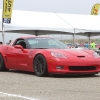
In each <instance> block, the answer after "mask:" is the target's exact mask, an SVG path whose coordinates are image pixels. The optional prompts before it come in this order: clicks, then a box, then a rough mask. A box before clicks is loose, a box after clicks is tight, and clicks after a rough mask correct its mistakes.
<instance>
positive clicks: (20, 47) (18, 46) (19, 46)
mask: <svg viewBox="0 0 100 100" xmlns="http://www.w3.org/2000/svg"><path fill="white" fill-rule="evenodd" d="M14 47H15V48H17V49H21V50H22V51H23V52H24V53H26V50H24V48H23V47H22V46H21V45H15V46H14Z"/></svg>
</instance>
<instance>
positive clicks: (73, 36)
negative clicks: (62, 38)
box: [73, 29, 75, 46]
mask: <svg viewBox="0 0 100 100" xmlns="http://www.w3.org/2000/svg"><path fill="white" fill-rule="evenodd" d="M73 46H75V29H74V34H73Z"/></svg>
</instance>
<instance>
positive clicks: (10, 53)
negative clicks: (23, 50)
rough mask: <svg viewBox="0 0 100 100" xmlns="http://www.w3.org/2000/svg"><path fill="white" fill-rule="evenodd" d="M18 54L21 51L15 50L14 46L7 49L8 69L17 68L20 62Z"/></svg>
mask: <svg viewBox="0 0 100 100" xmlns="http://www.w3.org/2000/svg"><path fill="white" fill-rule="evenodd" d="M17 52H19V50H18V49H16V48H14V46H8V47H7V49H6V59H7V68H9V69H15V68H16V66H17V60H18V59H17V58H18V55H17Z"/></svg>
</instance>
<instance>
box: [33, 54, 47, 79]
mask: <svg viewBox="0 0 100 100" xmlns="http://www.w3.org/2000/svg"><path fill="white" fill-rule="evenodd" d="M34 72H35V74H36V75H37V76H39V77H44V76H47V75H48V71H47V62H46V59H45V57H44V56H43V55H41V54H39V55H37V56H36V57H35V59H34Z"/></svg>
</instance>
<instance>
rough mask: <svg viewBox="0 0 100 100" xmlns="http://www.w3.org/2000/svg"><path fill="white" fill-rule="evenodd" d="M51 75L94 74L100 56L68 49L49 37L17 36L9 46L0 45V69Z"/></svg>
mask: <svg viewBox="0 0 100 100" xmlns="http://www.w3.org/2000/svg"><path fill="white" fill-rule="evenodd" d="M9 69H15V70H24V71H30V72H35V74H36V75H37V76H46V75H47V74H48V73H54V74H97V73H98V72H100V56H99V55H98V54H97V53H96V52H94V51H92V50H71V49H69V48H68V47H67V46H66V45H65V44H63V43H62V42H60V41H58V40H55V39H53V38H49V37H21V38H17V39H16V40H15V41H14V43H13V44H12V45H0V70H1V71H5V70H9Z"/></svg>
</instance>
